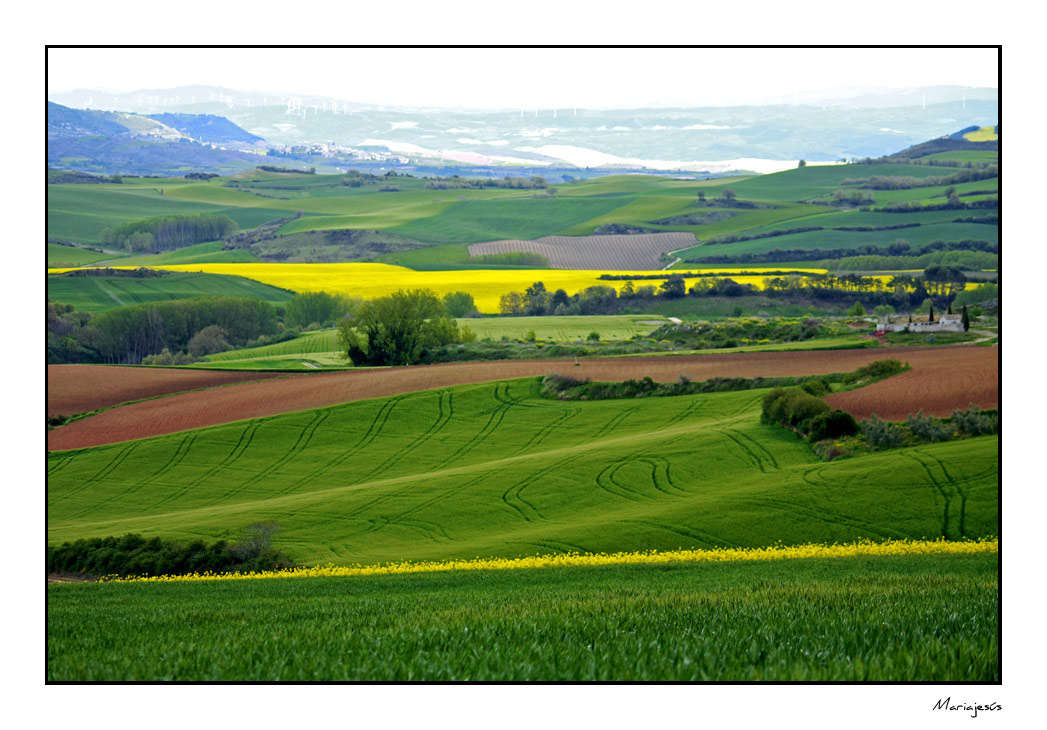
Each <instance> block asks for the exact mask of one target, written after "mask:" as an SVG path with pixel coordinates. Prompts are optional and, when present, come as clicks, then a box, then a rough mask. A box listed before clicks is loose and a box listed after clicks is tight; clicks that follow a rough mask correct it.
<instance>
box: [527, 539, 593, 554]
mask: <svg viewBox="0 0 1047 730" xmlns="http://www.w3.org/2000/svg"><path fill="white" fill-rule="evenodd" d="M527 542H528V543H529V544H531V545H534V546H535V547H537V548H538V550H537V552H536V553H535V554H536V555H543V554H544V555H548V554H550V553H586V552H588V551H587V550H586V549H585V548H584V547H582V546H581V545H576V544H575V543H573V542H565V541H563V540H549V539H548V538H546V539H544V540H528V541H527Z"/></svg>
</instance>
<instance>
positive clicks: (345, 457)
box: [283, 394, 409, 493]
mask: <svg viewBox="0 0 1047 730" xmlns="http://www.w3.org/2000/svg"><path fill="white" fill-rule="evenodd" d="M407 397H409V396H408V395H406V394H405V395H400V396H396V397H394V398H390V399H389V400H387V401H386V402H384V403H383V404H382V406H381V408H379V409H378V413H376V414H375V416H374V418H372V419H371V423H370V424H369V425H368V427H367V431H365V432H364V435H363V436H361V437H360V440H359V441H357V442H356V443H355V444H353V445H352V446H351V447H349V448H348V449H346V450H345V451H343V452H342V453H340V454H338V455H337V456H335V457H334V458H332V459H329V460H328V461H327V463H325V464H323V465H322V466H320V467H317V468H316V469H315V470H313V471H312V473H311V474H308V475H306V476H304V477H301V478H299V479H297V480H295V481H294V482H292V483H291V484H290V485H289V486H288V487H287V488H285V489H284V490H283V492H284V493H291V492H295V491H298V490H300V489H301V488H302V487H304V486H305V485H307V484H311V483H313V482H320V483H329V482H330V481H331V480H332V479H335V480H338V481H344V480H345V478H346V477H345V475H344V474H340V473H339V471H338V470H339V468H340V467H341V466H342V465H343V464H345V463H346V462H347V461H349V460H350V459H352V458H353V457H354V456H356V455H357V454H359V453H360V452H361V451H362V450H364V449H366V448H367V447H368V446H370V445H371V444H372V443H373V442H374V440H375V439H376V438H378V436H379V434H381V432H382V429H384V428H385V425H386V423H388V422H389V416H390V414H392V412H393V409H394V408H396V406H397V405H399V403H400V402H401V401H402V400H403V399H404V398H407Z"/></svg>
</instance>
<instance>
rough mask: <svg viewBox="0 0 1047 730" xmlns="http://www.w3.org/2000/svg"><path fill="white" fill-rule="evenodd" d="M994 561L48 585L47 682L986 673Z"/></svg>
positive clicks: (994, 636)
mask: <svg viewBox="0 0 1047 730" xmlns="http://www.w3.org/2000/svg"><path fill="white" fill-rule="evenodd" d="M998 611H999V580H998V567H997V555H995V554H988V555H984V554H983V555H951V556H897V557H878V558H877V557H874V558H869V557H865V558H858V557H855V558H835V559H802V560H792V561H781V562H774V563H699V564H684V563H677V564H668V565H660V566H646V565H644V566H603V567H584V568H538V569H530V570H513V571H480V572H462V573H430V574H414V575H387V576H368V577H352V578H299V579H293V580H248V581H223V582H201V583H172V584H162V583H139V584H118V583H101V584H58V585H51V586H49V587H48V591H47V634H48V642H47V679H48V680H50V681H90V682H100V681H125V682H126V681H134V680H137V681H280V680H286V681H295V680H300V681H318V680H319V681H324V680H326V681H337V680H345V681H391V682H405V681H468V680H479V681H485V680H486V681H594V680H595V681H626V682H629V681H659V680H662V681H679V682H691V681H735V682H749V681H858V682H870V681H873V682H875V681H889V682H911V681H936V682H999V681H1000V662H999V650H1000V640H999V618H998V616H999V614H998Z"/></svg>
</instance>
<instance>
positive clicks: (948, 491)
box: [906, 452, 967, 540]
mask: <svg viewBox="0 0 1047 730" xmlns="http://www.w3.org/2000/svg"><path fill="white" fill-rule="evenodd" d="M917 453H918V452H909V453H907V454H906V456H908V457H909V458H910V459H912V460H913V461H915V462H916V463H917V464H919V465H920V468H921V469H923V471H924V473H926V474H927V480H928V481H929V482H930V483H931V486H933V487H934V489H935V490H936V491H937V492H938V494H940V495H941V498H942V501H943V502H944V505H943V506H942V537H944V538H945V539H946V540H949V539H952V538H953V537H962V536H963V525H961V524H955V523H954V524H950V522H951V521H953V522H955V521H958V518H959V517H960V515H957V518H954V520H950V517H951V514H950V513H951V512H953V509H952V507H953V503H954V502H961V505H959V507H966V501H967V500H966V498H963V499H962V500H961V499H960V493H959V490H958V489H957V488H956V487H955V486H954V485H952V484H946V483H943V482H942V481H941V480H940V479H938V477H936V476H935V475H934V472H932V471H931V468H930V467H929V466H928V465H927V463H926V462H925V461H923V460H922V459H920V458H919V456H917ZM959 507H958V508H957V511H959ZM950 528H951V529H952V531H956V530H958V531H959V532H958V534H956V535H951V534H950Z"/></svg>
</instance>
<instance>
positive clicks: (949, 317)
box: [876, 314, 963, 334]
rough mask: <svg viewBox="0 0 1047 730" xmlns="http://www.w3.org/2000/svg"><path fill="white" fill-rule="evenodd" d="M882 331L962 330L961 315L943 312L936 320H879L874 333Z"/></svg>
mask: <svg viewBox="0 0 1047 730" xmlns="http://www.w3.org/2000/svg"><path fill="white" fill-rule="evenodd" d="M884 332H921V333H922V332H963V315H961V314H943V315H942V316H941V317H939V318H938V321H937V322H928V321H927V320H925V319H924V320H918V321H912V322H881V323H879V324H878V325H876V333H877V334H883V333H884Z"/></svg>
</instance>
